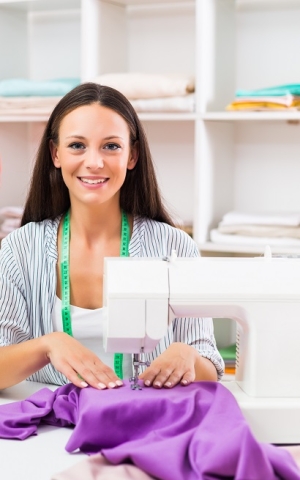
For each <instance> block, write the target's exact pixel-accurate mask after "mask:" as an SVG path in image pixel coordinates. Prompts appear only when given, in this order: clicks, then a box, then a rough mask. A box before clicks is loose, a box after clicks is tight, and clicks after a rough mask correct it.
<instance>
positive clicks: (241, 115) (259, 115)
mask: <svg viewBox="0 0 300 480" xmlns="http://www.w3.org/2000/svg"><path fill="white" fill-rule="evenodd" d="M202 119H203V120H205V121H212V122H215V121H217V122H224V121H226V122H239V121H247V122H252V121H255V122H257V121H261V122H263V121H272V122H273V121H274V122H276V121H277V122H278V121H279V122H282V121H287V122H299V121H300V111H295V110H293V111H284V112H283V111H275V112H266V111H264V112H258V111H255V112H246V111H243V112H226V111H223V112H208V113H205V114H203V115H202Z"/></svg>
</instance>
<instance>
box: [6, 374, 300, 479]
mask: <svg viewBox="0 0 300 480" xmlns="http://www.w3.org/2000/svg"><path fill="white" fill-rule="evenodd" d="M41 423H47V424H50V425H56V426H67V425H74V429H73V430H72V433H71V436H70V439H69V441H68V443H67V445H66V450H67V451H68V452H73V451H75V450H77V449H80V450H81V451H82V452H85V453H88V454H92V453H96V452H101V453H102V454H103V455H104V456H105V457H106V458H107V459H108V460H109V461H110V462H111V463H114V464H118V463H125V462H127V463H128V462H129V463H133V464H135V465H136V466H137V467H139V468H141V469H142V470H144V471H145V472H147V473H148V474H150V475H152V476H154V477H157V478H158V479H162V480H213V479H225V478H226V480H230V479H235V480H279V479H280V480H300V470H299V469H298V467H297V466H296V464H295V462H294V460H293V458H292V457H291V455H290V454H289V453H288V452H287V451H285V450H282V449H278V448H276V447H274V446H272V445H268V444H261V443H259V442H258V441H257V440H256V439H255V437H254V436H253V434H252V432H251V430H250V428H249V426H248V424H247V422H246V420H245V418H244V417H243V415H242V413H241V411H240V409H239V407H238V405H237V403H236V400H235V398H234V397H233V395H232V394H231V393H230V392H229V391H228V390H227V389H226V388H225V387H224V386H222V385H221V384H220V383H214V382H198V383H193V384H192V385H190V386H188V387H181V386H176V387H175V388H173V389H171V390H168V389H161V390H155V389H153V388H143V390H141V391H133V390H131V389H130V387H129V385H128V383H127V382H125V385H124V387H121V388H119V389H116V390H113V389H109V390H102V391H98V390H95V389H93V388H91V387H88V388H85V389H82V390H81V389H79V388H76V387H75V386H74V385H72V384H69V385H64V386H62V387H59V388H58V389H57V390H56V391H55V392H52V391H50V390H48V389H47V388H44V389H42V390H40V391H38V392H37V393H35V394H34V395H31V396H30V397H29V398H27V399H26V400H23V401H21V402H15V403H10V404H6V405H1V406H0V437H2V438H18V439H25V438H27V437H28V436H30V435H32V434H34V433H36V431H37V426H38V425H39V424H41Z"/></svg>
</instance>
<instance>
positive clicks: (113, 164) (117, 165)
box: [50, 103, 138, 206]
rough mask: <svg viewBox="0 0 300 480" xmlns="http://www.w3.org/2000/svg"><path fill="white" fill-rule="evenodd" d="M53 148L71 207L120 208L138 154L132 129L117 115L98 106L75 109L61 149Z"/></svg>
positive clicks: (63, 128) (66, 123) (63, 133)
mask: <svg viewBox="0 0 300 480" xmlns="http://www.w3.org/2000/svg"><path fill="white" fill-rule="evenodd" d="M50 148H51V153H52V159H53V163H54V165H55V167H57V168H61V172H62V176H63V179H64V182H65V184H66V186H67V188H68V189H69V194H70V200H71V205H74V203H76V202H80V203H82V202H83V203H84V204H90V205H93V206H94V205H100V204H103V203H105V202H117V203H118V204H119V195H120V188H121V186H122V185H123V183H124V180H125V177H126V172H127V170H131V169H133V168H134V167H135V165H136V162H137V157H138V152H137V149H136V148H132V147H131V146H130V133H129V127H128V125H127V123H126V122H125V120H124V119H123V118H122V117H121V116H120V115H119V114H118V113H116V112H115V111H114V110H111V109H110V108H107V107H103V106H101V105H99V104H98V103H93V104H91V105H85V106H82V107H78V108H76V109H75V110H73V111H72V112H70V113H69V114H68V115H66V116H65V117H64V118H63V120H62V122H61V124H60V128H59V141H58V145H54V144H53V143H52V144H51V145H50Z"/></svg>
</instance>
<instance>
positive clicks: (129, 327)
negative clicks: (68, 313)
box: [104, 249, 300, 444]
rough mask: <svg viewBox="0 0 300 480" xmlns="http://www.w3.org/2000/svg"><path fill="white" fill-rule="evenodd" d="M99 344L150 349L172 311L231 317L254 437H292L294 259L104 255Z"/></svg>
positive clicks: (297, 320)
mask: <svg viewBox="0 0 300 480" xmlns="http://www.w3.org/2000/svg"><path fill="white" fill-rule="evenodd" d="M104 307H105V309H106V314H107V324H106V331H105V334H104V348H105V349H106V350H107V351H111V352H124V353H133V354H139V353H140V352H141V351H144V352H149V351H152V350H153V349H154V348H155V346H156V345H157V343H158V342H159V340H160V339H161V338H162V337H163V336H164V335H165V333H166V331H167V328H168V325H169V324H170V322H172V320H173V319H174V318H176V317H215V318H232V319H234V320H236V321H237V361H236V376H235V381H226V382H223V384H224V385H225V386H226V387H227V388H229V389H230V390H231V392H232V393H233V394H234V396H235V397H236V399H237V401H238V403H239V405H240V407H241V409H242V411H243V413H244V415H245V417H246V418H247V420H248V422H249V423H250V425H251V427H252V430H253V432H254V433H255V435H256V437H257V438H258V439H259V440H260V441H267V442H272V443H282V444H283V443H300V368H299V367H300V259H299V258H287V257H282V258H272V256H271V253H270V250H268V249H267V250H266V253H265V256H264V257H258V258H217V257H214V258H208V257H204V258H194V259H190V258H188V259H187V258H176V254H175V253H174V254H173V255H172V256H171V257H170V258H168V259H167V261H164V260H162V259H153V258H151V259H150V258H149V259H146V258H143V259H134V258H106V259H105V267H104Z"/></svg>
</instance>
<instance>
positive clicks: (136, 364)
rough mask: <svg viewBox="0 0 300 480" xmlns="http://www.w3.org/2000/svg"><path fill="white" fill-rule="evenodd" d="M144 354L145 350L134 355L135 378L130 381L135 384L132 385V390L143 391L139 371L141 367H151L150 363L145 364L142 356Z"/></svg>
mask: <svg viewBox="0 0 300 480" xmlns="http://www.w3.org/2000/svg"><path fill="white" fill-rule="evenodd" d="M142 353H143V349H141V353H134V354H133V369H134V376H133V377H131V378H130V379H129V381H130V382H133V383H132V385H131V390H142V387H141V385H140V384H139V369H140V366H141V365H146V366H147V367H149V365H150V362H143V361H142V359H141V354H142Z"/></svg>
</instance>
